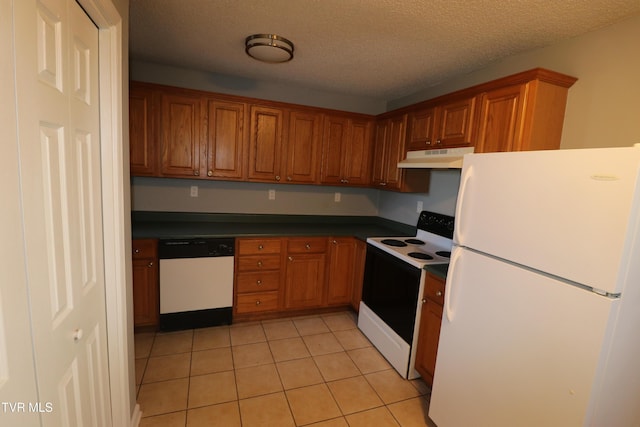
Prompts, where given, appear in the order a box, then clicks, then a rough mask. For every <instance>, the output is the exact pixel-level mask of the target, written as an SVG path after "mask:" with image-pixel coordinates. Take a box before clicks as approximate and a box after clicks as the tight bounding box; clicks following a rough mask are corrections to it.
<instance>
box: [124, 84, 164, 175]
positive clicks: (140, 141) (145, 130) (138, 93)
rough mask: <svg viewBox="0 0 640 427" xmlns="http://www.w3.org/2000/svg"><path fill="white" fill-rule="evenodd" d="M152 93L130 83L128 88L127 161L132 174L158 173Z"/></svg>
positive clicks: (147, 89) (149, 89)
mask: <svg viewBox="0 0 640 427" xmlns="http://www.w3.org/2000/svg"><path fill="white" fill-rule="evenodd" d="M154 95H155V93H154V91H153V90H152V89H151V88H147V87H141V86H137V85H131V88H130V90H129V162H130V166H131V175H133V176H154V175H157V173H158V158H157V152H156V140H155V138H156V137H157V132H156V130H155V128H154V126H155V124H156V120H155V118H154V116H153V115H154V111H155V108H154V99H155V98H154Z"/></svg>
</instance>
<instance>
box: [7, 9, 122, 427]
mask: <svg viewBox="0 0 640 427" xmlns="http://www.w3.org/2000/svg"><path fill="white" fill-rule="evenodd" d="M14 7H15V14H16V39H15V40H16V46H17V51H18V52H21V54H20V55H19V56H18V57H17V58H16V70H17V80H16V81H17V94H18V95H17V100H18V102H17V110H18V117H17V118H18V132H19V135H18V138H19V149H20V177H21V185H22V194H23V199H22V203H23V218H24V235H25V243H26V252H25V253H26V271H27V281H28V290H29V296H30V303H31V319H32V331H33V343H34V350H35V364H36V377H37V384H38V392H39V400H40V402H44V403H49V404H50V405H51V406H50V407H51V409H52V410H51V411H44V412H43V413H42V415H41V419H42V425H43V426H55V427H59V426H96V427H98V426H99V427H102V426H109V425H110V424H111V421H110V412H111V411H110V401H109V384H108V360H107V342H106V312H105V288H104V286H105V283H104V266H103V253H102V252H103V243H102V242H103V236H102V218H101V212H102V208H101V191H100V188H101V181H100V132H99V131H100V129H99V87H98V30H97V28H96V27H95V26H94V25H93V23H92V22H91V20H90V19H89V18H88V17H87V16H86V14H85V13H84V12H83V11H82V9H81V8H80V7H79V6H78V4H77V3H76V2H75V1H73V0H38V1H36V0H20V1H16V2H15V3H14Z"/></svg>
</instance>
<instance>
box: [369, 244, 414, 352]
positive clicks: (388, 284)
mask: <svg viewBox="0 0 640 427" xmlns="http://www.w3.org/2000/svg"><path fill="white" fill-rule="evenodd" d="M421 277H422V270H420V269H419V268H416V267H413V266H412V265H410V264H408V263H406V262H404V261H402V260H400V259H399V258H396V257H395V256H393V255H390V254H388V253H386V252H384V251H382V250H380V249H378V248H376V247H374V246H371V245H367V260H366V265H365V273H364V284H363V289H362V300H363V301H364V303H365V304H366V305H367V307H369V308H370V309H371V310H372V311H373V312H374V313H375V314H377V315H378V317H380V318H381V319H382V320H383V321H384V323H386V324H387V325H388V326H389V327H390V328H391V329H393V330H394V331H395V332H396V333H397V334H398V335H400V336H401V337H402V339H404V340H405V341H406V342H407V344H409V345H411V343H412V342H413V330H414V327H415V319H416V310H417V307H418V293H419V290H420V280H421Z"/></svg>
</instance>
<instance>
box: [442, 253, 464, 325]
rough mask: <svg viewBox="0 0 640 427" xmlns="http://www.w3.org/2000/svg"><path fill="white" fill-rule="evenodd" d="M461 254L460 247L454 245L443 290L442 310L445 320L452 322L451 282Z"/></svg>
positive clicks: (453, 280) (453, 279) (454, 276)
mask: <svg viewBox="0 0 640 427" xmlns="http://www.w3.org/2000/svg"><path fill="white" fill-rule="evenodd" d="M461 256H462V248H460V247H454V249H453V253H452V254H451V261H450V263H449V272H448V274H447V286H446V289H445V291H444V312H445V314H446V316H447V320H448V321H449V323H451V322H453V318H454V311H453V308H452V307H451V294H453V291H454V289H453V283H454V282H456V280H455V279H456V270H457V269H456V266H457V265H458V260H459V259H460V257H461Z"/></svg>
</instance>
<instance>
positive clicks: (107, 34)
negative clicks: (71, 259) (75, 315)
mask: <svg viewBox="0 0 640 427" xmlns="http://www.w3.org/2000/svg"><path fill="white" fill-rule="evenodd" d="M77 1H78V3H79V4H80V5H81V6H82V7H83V9H84V10H85V12H86V13H87V14H88V15H89V17H90V18H91V19H92V20H93V22H94V23H95V24H96V26H97V27H98V29H99V39H98V43H99V55H100V59H99V63H100V66H99V70H100V139H101V170H102V172H101V173H102V177H101V178H102V218H103V230H104V267H105V287H106V289H105V298H106V312H107V339H108V343H109V345H108V357H109V385H110V398H111V419H112V423H113V425H114V426H127V425H131V426H137V425H138V423H139V420H140V417H141V413H140V407H139V405H137V404H136V403H135V393H134V390H135V384H134V381H135V380H134V378H135V375H134V372H133V359H134V354H133V328H132V318H133V309H132V306H131V300H132V297H131V289H132V279H131V263H127V261H126V260H128V259H130V254H131V219H130V215H129V213H130V211H131V202H130V194H129V193H130V189H129V168H128V167H126V168H125V165H127V166H128V165H129V150H128V135H127V134H126V133H124V132H123V129H124V126H123V125H124V123H125V121H124V118H125V117H124V115H125V113H128V112H127V111H126V110H125V103H124V99H126V96H125V94H126V93H128V79H127V80H125V79H123V76H127V75H128V66H127V64H128V63H127V62H125V61H124V60H125V57H124V55H125V53H126V52H123V34H127V28H123V20H122V17H121V16H120V13H119V12H118V10H117V9H116V7H115V6H114V4H113V0H77ZM127 21H128V20H127ZM125 24H126V22H125ZM132 406H133V407H134V408H133V411H132Z"/></svg>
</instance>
